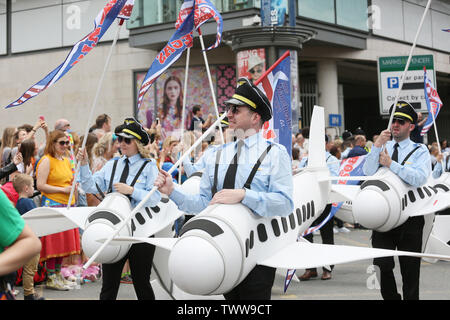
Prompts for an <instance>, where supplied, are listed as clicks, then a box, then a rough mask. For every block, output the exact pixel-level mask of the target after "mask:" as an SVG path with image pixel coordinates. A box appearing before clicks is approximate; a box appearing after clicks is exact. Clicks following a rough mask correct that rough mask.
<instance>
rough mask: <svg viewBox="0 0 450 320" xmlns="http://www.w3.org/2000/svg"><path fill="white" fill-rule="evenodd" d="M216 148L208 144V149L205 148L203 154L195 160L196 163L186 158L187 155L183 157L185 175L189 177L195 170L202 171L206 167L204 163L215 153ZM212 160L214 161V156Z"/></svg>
mask: <svg viewBox="0 0 450 320" xmlns="http://www.w3.org/2000/svg"><path fill="white" fill-rule="evenodd" d="M216 148H217V146H209V147H208V149H206V150H205V152H204V153H203V155H202V156H201V157H200V159H198V160H197V162H196V163H192V162H191V161H190V160H189V159H188V157H186V158H184V159H183V167H184V172H186V175H187V176H188V177H190V176H191V175H192V174H193V173H195V172H199V171H203V169H204V168H205V167H206V163H207V162H208V161H210V159H209V157H210V156H211V155H214V154H215V149H216ZM212 161H214V158H213V160H212Z"/></svg>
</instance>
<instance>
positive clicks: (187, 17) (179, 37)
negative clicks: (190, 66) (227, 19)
mask: <svg viewBox="0 0 450 320" xmlns="http://www.w3.org/2000/svg"><path fill="white" fill-rule="evenodd" d="M194 7H195V9H193V8H194ZM210 18H214V19H215V20H216V21H217V30H218V31H217V37H216V43H215V44H214V45H212V46H211V47H209V48H208V49H207V50H210V49H213V48H215V47H217V46H218V45H219V44H220V41H221V37H222V16H221V15H220V13H219V12H218V11H217V9H216V8H215V7H214V5H213V4H212V3H211V2H210V1H209V0H186V1H185V2H184V3H183V4H182V6H181V8H180V12H179V14H178V19H177V21H176V23H175V29H176V31H175V33H174V34H173V35H172V37H171V38H170V40H169V42H167V44H166V45H165V46H164V48H163V49H162V50H161V52H160V53H159V54H158V55H157V56H156V58H155V60H154V61H153V63H152V65H151V66H150V68H149V69H148V71H147V74H146V76H145V78H144V81H143V82H142V84H141V88H140V89H139V92H138V98H137V107H138V109H139V108H140V107H141V105H142V101H143V99H144V96H145V94H146V93H147V91H148V89H149V88H150V87H151V86H152V85H153V83H154V82H155V81H156V79H158V77H159V76H160V75H161V74H162V73H163V72H165V71H166V70H167V69H168V68H169V67H170V66H171V65H172V64H173V63H175V62H176V61H177V60H178V59H179V58H180V57H181V55H182V54H183V51H184V50H186V49H187V48H190V47H192V45H193V37H192V34H193V33H194V29H198V28H199V27H200V26H201V25H202V24H203V23H205V22H206V21H208V20H209V19H210Z"/></svg>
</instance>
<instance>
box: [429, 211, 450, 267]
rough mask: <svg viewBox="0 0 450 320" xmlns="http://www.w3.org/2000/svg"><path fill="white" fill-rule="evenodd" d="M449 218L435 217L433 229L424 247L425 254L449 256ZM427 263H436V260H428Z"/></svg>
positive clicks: (446, 216) (443, 216)
mask: <svg viewBox="0 0 450 320" xmlns="http://www.w3.org/2000/svg"><path fill="white" fill-rule="evenodd" d="M449 242H450V216H448V215H438V216H436V217H435V220H434V223H433V229H432V230H431V234H430V236H429V238H428V241H427V245H426V247H425V250H424V251H425V252H426V253H431V254H445V255H450V246H449V245H448V243H449ZM430 260H431V261H429V260H427V261H428V262H433V263H434V262H436V261H437V259H434V260H432V259H430Z"/></svg>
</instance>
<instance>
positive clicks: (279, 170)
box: [170, 133, 294, 217]
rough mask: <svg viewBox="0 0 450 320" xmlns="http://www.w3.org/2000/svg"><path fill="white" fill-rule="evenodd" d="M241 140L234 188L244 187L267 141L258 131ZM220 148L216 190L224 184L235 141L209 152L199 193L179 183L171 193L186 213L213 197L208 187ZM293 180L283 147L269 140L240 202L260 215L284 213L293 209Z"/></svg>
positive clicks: (205, 203) (211, 182) (210, 184)
mask: <svg viewBox="0 0 450 320" xmlns="http://www.w3.org/2000/svg"><path fill="white" fill-rule="evenodd" d="M243 141H244V145H243V146H242V150H241V154H240V157H239V159H238V169H237V173H236V182H235V188H236V189H238V188H243V187H244V184H245V182H246V181H247V178H248V176H249V175H250V172H251V170H252V169H253V167H254V165H255V164H256V162H257V160H258V158H259V157H260V156H261V154H262V153H263V152H264V151H265V150H266V149H267V146H268V145H269V143H270V142H268V141H267V140H266V139H264V138H263V137H262V135H261V134H260V133H257V134H254V135H252V136H250V137H248V138H246V139H245V140H243ZM219 149H222V152H221V156H220V160H219V167H218V177H217V191H220V190H221V189H222V188H223V182H224V179H225V174H226V172H227V170H228V166H229V164H230V162H231V160H232V159H233V157H234V155H235V154H236V151H237V143H236V142H232V143H227V144H224V145H221V146H219V147H217V148H215V149H214V153H213V154H211V155H210V156H208V159H209V161H207V162H206V165H205V170H204V172H203V175H202V179H201V182H200V193H199V194H196V195H191V194H185V193H183V192H182V191H181V190H180V188H179V187H178V186H176V187H175V189H174V191H173V192H172V194H171V195H170V199H172V200H173V201H174V202H175V203H176V204H177V206H178V208H179V209H180V210H182V211H185V212H187V213H199V212H201V211H202V210H203V209H205V208H206V207H207V206H208V204H209V202H210V201H211V199H212V192H211V188H212V186H213V183H214V171H215V161H216V156H217V153H216V152H217V150H219ZM292 193H293V181H292V168H291V159H290V157H289V155H288V153H287V151H286V148H285V147H284V146H282V145H280V144H277V143H272V148H271V150H270V151H269V153H268V154H267V155H266V157H265V159H264V160H263V162H262V163H261V166H260V167H259V169H258V171H257V172H256V174H255V177H254V179H253V181H252V183H251V185H250V189H245V197H244V199H243V200H242V204H244V205H245V206H247V207H248V208H249V209H251V210H252V211H253V212H254V213H255V214H257V215H259V216H263V217H271V216H287V215H289V214H290V213H292V211H293V210H294V202H293V200H292Z"/></svg>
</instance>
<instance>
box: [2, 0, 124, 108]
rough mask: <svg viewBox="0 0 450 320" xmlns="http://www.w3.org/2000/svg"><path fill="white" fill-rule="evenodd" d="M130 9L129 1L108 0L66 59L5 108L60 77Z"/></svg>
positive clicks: (23, 100) (31, 95) (37, 91)
mask: <svg viewBox="0 0 450 320" xmlns="http://www.w3.org/2000/svg"><path fill="white" fill-rule="evenodd" d="M125 4H127V6H126V7H125V8H126V12H125V11H123V12H122V9H123V8H124V6H125ZM130 5H131V7H130ZM131 10H132V3H131V4H130V2H129V1H126V0H111V1H109V2H108V3H107V4H106V6H105V7H104V8H103V9H102V10H101V11H100V12H99V13H98V15H97V17H96V18H95V21H94V30H93V31H92V32H91V33H89V34H88V35H87V36H85V37H84V38H83V39H81V40H80V41H78V42H77V43H76V44H75V45H74V46H73V48H72V50H70V52H69V55H68V56H67V58H66V60H65V61H64V62H63V63H62V64H60V65H59V66H58V67H57V68H56V69H55V70H53V71H52V72H50V73H49V74H48V75H47V76H46V77H45V78H44V79H42V80H41V81H39V82H38V83H36V84H35V85H34V86H32V87H31V88H29V89H28V90H27V91H26V92H25V93H24V94H23V95H22V96H21V97H20V98H19V99H17V100H16V101H14V102H13V103H11V104H9V105H8V106H7V107H6V108H11V107H15V106H18V105H21V104H23V103H24V102H26V101H28V99H31V98H33V97H35V96H37V95H38V94H39V93H41V92H42V91H44V90H45V89H47V88H48V87H50V86H52V85H53V84H54V83H55V82H56V81H58V80H59V79H61V78H62V77H63V76H64V75H65V74H66V73H67V72H69V70H70V69H72V67H73V66H75V65H76V64H77V63H78V62H80V61H81V59H83V58H84V57H85V56H86V55H87V54H88V53H89V52H90V51H91V50H92V49H93V48H94V47H95V46H96V45H97V43H98V42H99V41H100V39H101V38H102V37H103V35H104V34H105V33H106V31H107V30H108V28H109V27H110V26H111V24H112V23H113V22H114V20H115V19H116V18H118V15H119V14H120V16H119V18H121V19H126V16H128V17H129V14H128V11H130V14H131Z"/></svg>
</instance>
